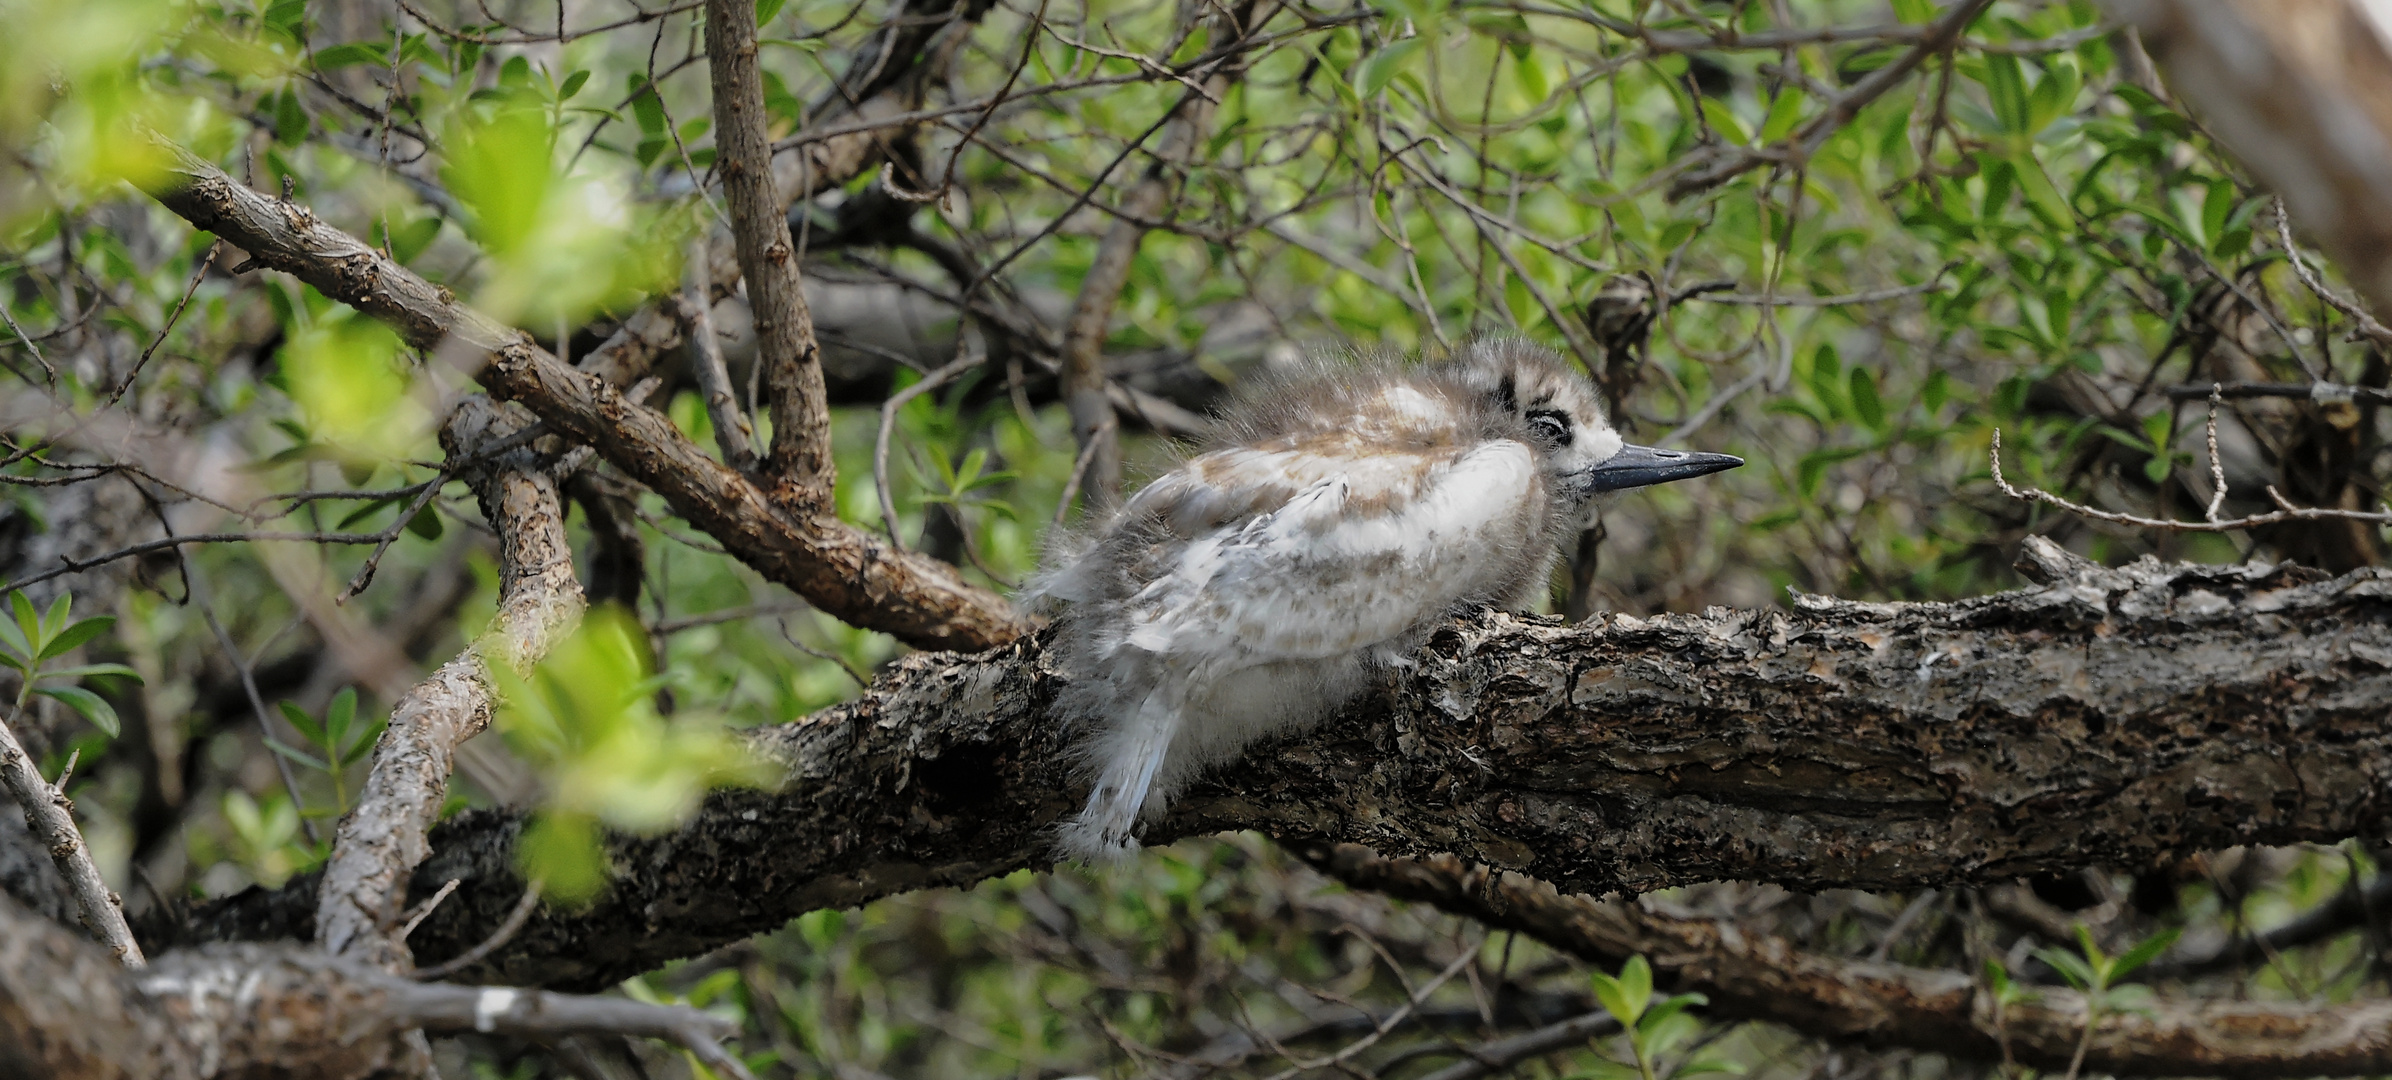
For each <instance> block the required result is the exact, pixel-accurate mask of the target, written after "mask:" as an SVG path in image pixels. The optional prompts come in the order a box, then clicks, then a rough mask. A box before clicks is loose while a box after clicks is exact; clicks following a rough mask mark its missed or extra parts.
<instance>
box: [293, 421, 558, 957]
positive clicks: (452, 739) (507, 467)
mask: <svg viewBox="0 0 2392 1080" xmlns="http://www.w3.org/2000/svg"><path fill="white" fill-rule="evenodd" d="M530 424H531V418H530V417H529V416H527V415H524V414H523V413H522V412H521V411H520V410H517V411H515V412H514V413H513V414H512V415H509V413H508V412H507V411H504V410H502V409H501V408H500V407H498V406H495V405H493V404H491V403H490V402H489V401H488V400H486V399H480V398H468V399H467V400H466V401H464V402H462V403H461V404H460V405H459V406H458V408H457V411H456V413H455V415H454V416H452V417H451V418H450V420H449V422H448V424H447V425H446V426H445V427H444V428H443V429H442V431H441V442H442V443H443V449H445V450H447V451H448V457H449V460H450V461H452V462H468V461H473V460H474V459H475V458H477V457H479V456H481V455H482V452H483V448H484V447H487V446H490V445H493V444H495V443H497V442H499V441H501V440H503V439H505V438H506V437H508V436H509V435H512V434H514V433H516V432H517V431H519V430H521V429H522V428H525V427H528V426H530ZM547 466H548V463H547V462H544V461H541V460H540V459H539V457H538V455H536V454H534V453H532V452H531V451H530V450H528V449H518V450H515V451H511V452H508V453H506V454H503V455H500V456H499V458H498V459H497V460H495V461H487V462H483V463H481V464H480V465H479V466H478V467H475V468H473V469H471V470H469V471H468V474H467V475H468V477H469V478H470V479H471V480H472V482H473V487H474V489H475V491H476V493H477V494H478V495H479V496H480V498H481V503H482V515H483V516H484V517H485V518H487V519H488V520H489V522H490V524H491V527H492V528H493V529H495V530H496V531H497V533H498V542H499V575H500V577H499V601H498V613H497V616H496V617H495V618H493V619H492V620H491V623H490V629H489V630H488V631H486V632H485V633H483V635H482V636H481V637H480V638H479V639H477V640H475V641H474V643H473V644H472V645H470V646H468V647H467V648H466V649H465V651H464V652H462V653H459V654H458V655H457V656H456V657H455V658H454V659H451V660H450V661H449V662H448V663H445V664H442V665H441V666H440V669H439V670H437V671H434V672H433V673H432V674H431V675H430V677H428V678H426V679H424V681H422V682H420V683H417V684H416V685H415V686H414V687H412V688H411V689H409V690H408V691H407V692H406V693H405V694H403V695H401V696H400V698H399V699H398V700H397V701H396V702H394V703H392V705H391V712H390V726H389V727H388V728H387V729H386V730H385V731H384V732H383V735H382V738H381V740H380V741H378V742H377V743H375V745H374V756H373V761H372V764H371V765H370V766H369V768H368V771H367V773H366V781H365V786H364V787H363V788H362V789H361V790H360V791H359V793H358V797H357V806H356V807H355V808H354V809H352V810H351V811H350V812H349V813H348V814H347V815H346V816H344V817H342V818H341V821H340V826H339V828H338V830H337V831H336V832H335V833H334V835H333V845H332V855H331V858H330V859H329V860H328V861H327V862H326V864H325V869H324V881H325V887H324V889H323V890H322V894H321V896H320V897H319V901H318V912H317V915H316V940H317V941H318V942H319V943H320V944H322V945H323V947H324V950H325V951H326V952H329V953H332V954H334V955H336V956H337V955H343V954H347V955H353V956H356V957H358V958H360V959H362V960H364V961H365V962H367V963H370V964H373V965H375V966H377V967H381V968H385V969H388V970H393V971H404V970H406V969H407V968H408V967H409V965H410V963H411V958H410V956H409V955H408V951H407V945H406V943H405V942H404V941H401V940H400V939H399V938H398V936H397V935H396V933H395V931H396V929H397V926H398V924H399V922H400V921H401V915H402V912H403V911H404V910H405V903H404V902H405V900H406V889H405V887H404V886H405V883H406V881H407V878H408V875H409V874H411V873H412V872H413V871H414V870H415V868H416V866H417V864H419V863H421V862H423V860H424V857H425V856H426V855H429V854H430V853H431V850H432V849H431V844H430V843H429V841H428V840H427V839H426V835H425V834H426V833H427V832H429V831H430V829H431V827H432V825H433V823H435V822H437V821H439V820H440V810H441V805H442V804H443V803H445V802H446V801H447V800H448V789H449V788H448V784H449V773H450V771H451V769H452V767H453V765H454V761H455V756H456V753H457V748H458V746H459V745H461V744H462V743H464V742H465V740H467V739H470V738H472V737H474V736H475V735H477V734H479V733H481V732H482V730H483V729H485V728H487V727H489V726H490V716H491V709H492V707H493V704H494V702H495V700H496V692H495V691H494V690H493V688H492V686H491V684H490V665H491V664H493V663H498V664H504V665H507V666H509V667H520V666H522V665H525V664H530V663H533V662H536V661H538V660H539V659H540V658H541V657H542V656H545V655H547V653H548V650H549V649H550V648H551V647H552V646H553V645H554V644H555V643H556V641H557V640H558V639H559V638H560V637H562V636H563V635H564V634H566V633H567V632H569V631H570V630H571V629H572V627H573V626H574V624H575V623H577V622H579V621H580V619H581V612H582V607H583V601H582V594H581V585H580V583H579V582H577V581H575V580H574V576H573V549H572V547H571V545H570V543H569V541H568V540H567V539H566V537H565V512H564V505H563V502H562V500H561V499H560V497H559V496H558V493H557V481H556V478H555V477H554V476H552V475H550V473H549V471H548V467H547Z"/></svg>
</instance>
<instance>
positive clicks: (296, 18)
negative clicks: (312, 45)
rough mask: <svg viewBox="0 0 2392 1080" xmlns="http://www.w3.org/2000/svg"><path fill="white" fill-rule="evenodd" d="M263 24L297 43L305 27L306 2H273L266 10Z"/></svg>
mask: <svg viewBox="0 0 2392 1080" xmlns="http://www.w3.org/2000/svg"><path fill="white" fill-rule="evenodd" d="M263 21H264V22H265V24H266V25H267V26H269V27H272V28H274V29H276V30H279V31H281V32H282V33H284V34H286V35H288V36H289V37H290V38H291V40H293V41H299V40H302V39H303V38H304V37H305V34H304V31H305V30H306V27H307V0H274V3H273V4H271V5H269V6H268V7H267V8H266V16H265V19H264V20H263Z"/></svg>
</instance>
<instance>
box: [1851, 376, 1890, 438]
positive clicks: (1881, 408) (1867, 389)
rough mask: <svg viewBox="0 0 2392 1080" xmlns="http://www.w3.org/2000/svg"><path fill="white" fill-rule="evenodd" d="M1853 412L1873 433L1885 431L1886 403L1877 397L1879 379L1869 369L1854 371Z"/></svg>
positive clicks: (1852, 381)
mask: <svg viewBox="0 0 2392 1080" xmlns="http://www.w3.org/2000/svg"><path fill="white" fill-rule="evenodd" d="M1851 383H1852V412H1853V414H1854V415H1856V416H1858V417H1860V422H1861V423H1863V424H1866V425H1868V427H1869V430H1871V431H1884V430H1885V403H1884V402H1883V401H1880V400H1878V397H1877V377H1876V376H1874V375H1871V374H1869V369H1867V368H1865V367H1856V368H1853V369H1852V379H1851Z"/></svg>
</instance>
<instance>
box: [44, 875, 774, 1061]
mask: <svg viewBox="0 0 2392 1080" xmlns="http://www.w3.org/2000/svg"><path fill="white" fill-rule="evenodd" d="M419 1028H420V1029H425V1030H430V1031H479V1032H485V1033H498V1034H504V1035H511V1036H516V1037H519V1038H525V1039H531V1040H535V1041H540V1042H549V1041H554V1040H556V1039H558V1038H562V1037H565V1036H568V1035H573V1034H580V1033H606V1034H612V1035H629V1036H634V1037H645V1038H655V1039H664V1040H668V1041H670V1042H673V1043H676V1044H679V1045H680V1046H682V1047H683V1048H685V1049H687V1050H688V1051H689V1052H690V1053H691V1054H693V1055H695V1056H696V1057H697V1058H698V1060H700V1061H702V1062H704V1063H705V1064H706V1065H707V1066H708V1067H709V1068H712V1069H714V1070H716V1071H717V1072H718V1073H720V1074H722V1075H725V1076H732V1077H740V1078H743V1080H753V1078H752V1077H751V1076H750V1074H749V1073H748V1071H747V1069H746V1067H745V1066H743V1065H742V1064H741V1063H740V1062H739V1060H738V1059H737V1058H735V1057H733V1056H731V1054H730V1053H728V1052H727V1051H725V1050H724V1049H723V1048H722V1046H721V1045H720V1042H721V1040H722V1039H723V1038H724V1037H726V1036H728V1035H729V1034H731V1031H732V1028H731V1025H729V1024H727V1023H725V1022H724V1021H722V1020H719V1019H716V1018H714V1017H711V1016H708V1015H707V1014H705V1013H702V1012H699V1011H697V1010H695V1009H690V1008H686V1007H683V1006H678V1005H650V1004H647V1003H644V1002H639V1001H632V1000H628V999H624V998H595V997H574V996H570V995H565V994H552V993H544V992H542V991H538V990H517V989H511V988H508V987H496V986H493V987H473V986H449V985H445V984H439V983H429V984H427V983H418V982H414V981H411V980H408V979H406V978H403V977H400V976H397V975H393V974H390V973H388V972H384V971H379V970H376V969H375V968H373V967H371V966H369V965H366V964H363V963H359V962H358V961H356V960H353V959H348V958H342V957H332V956H326V955H324V954H322V953H319V952H315V951H313V950H307V949H300V948H295V947H291V946H257V945H243V946H229V947H228V946H218V947H214V948H210V949H205V950H195V951H187V952H175V953H169V954H167V955H165V956H162V957H160V958H159V959H158V962H157V963H156V964H155V965H153V966H151V967H149V968H148V969H146V970H144V971H141V972H129V971H125V970H123V969H121V968H117V967H114V966H112V965H111V964H110V963H109V962H108V961H107V960H106V959H105V958H104V957H103V956H102V954H101V952H100V950H99V949H97V948H94V947H92V946H90V945H88V944H85V943H83V942H80V941H76V940H74V939H73V938H72V937H70V936H69V935H67V934H66V933H65V932H64V931H63V930H61V929H60V928H58V927H57V926H55V925H53V924H51V923H48V922H46V921H44V920H43V919H42V918H41V917H40V916H37V915H34V914H33V913H31V912H29V911H27V910H25V909H24V908H23V907H21V906H19V905H18V904H17V902H16V901H15V900H13V899H10V898H7V897H5V896H0V1062H7V1063H9V1064H10V1065H11V1066H12V1067H20V1068H27V1069H30V1070H32V1072H31V1073H30V1075H39V1076H44V1077H51V1078H55V1080H117V1078H121V1077H135V1076H138V1077H145V1078H155V1080H209V1078H214V1077H230V1076H267V1075H271V1076H307V1077H315V1078H320V1080H367V1078H369V1077H375V1078H378V1077H387V1076H390V1075H393V1074H394V1073H393V1071H392V1070H394V1069H405V1068H408V1067H410V1066H411V1065H412V1064H414V1063H410V1062H409V1061H408V1060H407V1059H406V1057H405V1054H406V1051H405V1050H404V1049H403V1043H404V1040H402V1039H401V1038H400V1036H402V1035H404V1034H405V1033H406V1032H409V1031H412V1030H415V1029H419Z"/></svg>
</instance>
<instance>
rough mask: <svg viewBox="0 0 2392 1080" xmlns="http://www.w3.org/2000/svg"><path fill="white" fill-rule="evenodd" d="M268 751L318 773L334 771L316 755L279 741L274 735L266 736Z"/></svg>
mask: <svg viewBox="0 0 2392 1080" xmlns="http://www.w3.org/2000/svg"><path fill="white" fill-rule="evenodd" d="M266 749H268V750H272V751H274V752H275V753H277V754H280V755H282V756H284V757H287V758H289V759H291V760H292V761H296V762H298V763H299V764H301V765H305V766H307V767H308V768H310V769H314V770H316V771H317V772H331V771H332V767H331V766H329V765H326V764H324V763H323V762H322V761H320V760H317V758H316V756H315V755H314V754H310V753H308V752H307V751H305V750H301V749H299V748H298V747H296V746H292V745H291V744H289V743H287V742H284V741H282V740H281V739H277V738H275V737H274V736H272V735H268V736H266Z"/></svg>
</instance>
